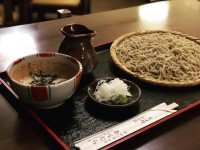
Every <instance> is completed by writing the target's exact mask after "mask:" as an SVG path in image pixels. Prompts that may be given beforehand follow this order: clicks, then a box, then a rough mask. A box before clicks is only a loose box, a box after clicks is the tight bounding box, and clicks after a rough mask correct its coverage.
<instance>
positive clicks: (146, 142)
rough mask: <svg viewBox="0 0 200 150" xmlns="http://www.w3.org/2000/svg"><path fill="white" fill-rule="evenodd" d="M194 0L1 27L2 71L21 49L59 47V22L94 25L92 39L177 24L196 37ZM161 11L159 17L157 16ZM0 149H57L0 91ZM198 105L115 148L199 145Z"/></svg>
mask: <svg viewBox="0 0 200 150" xmlns="http://www.w3.org/2000/svg"><path fill="white" fill-rule="evenodd" d="M199 3H200V2H199V1H197V0H172V1H163V2H158V3H152V4H148V5H144V6H140V7H132V8H127V9H121V10H116V11H110V12H103V13H97V14H91V15H84V16H81V17H78V16H77V17H71V18H66V19H59V20H54V21H48V22H43V23H35V24H29V25H21V26H15V27H8V28H2V29H0V72H4V71H5V70H6V68H7V66H8V65H9V63H10V62H11V61H13V60H14V59H16V58H18V57H21V56H23V55H27V54H31V53H35V52H42V51H57V49H58V47H59V45H60V43H61V41H62V39H63V36H62V34H61V33H60V28H61V27H63V26H65V25H66V24H68V23H81V24H84V25H86V26H88V27H89V28H91V29H94V30H96V31H97V35H96V36H95V37H94V40H93V43H94V44H95V45H99V44H103V43H108V42H111V41H113V40H115V39H116V38H117V37H119V36H120V35H122V34H125V33H128V32H133V31H139V30H151V29H165V30H176V31H180V32H183V33H186V34H190V35H192V36H196V37H198V38H200V30H199V27H200V17H199V16H200V10H199V6H200V4H199ZM158 16H160V18H159V17H158ZM0 121H1V123H0V129H1V131H0V147H1V149H4V150H7V149H16V150H18V149H19V150H25V149H29V150H31V149H34V150H35V149H38V150H40V149H41V150H45V149H57V147H56V144H55V143H54V142H53V140H51V139H49V137H48V136H47V135H46V134H44V133H43V132H42V131H41V130H40V129H38V126H37V125H36V123H35V122H34V121H31V120H29V119H28V118H27V117H23V116H21V115H20V116H19V115H18V113H17V112H16V110H15V109H14V108H13V107H12V105H10V103H9V102H7V101H6V100H5V99H4V98H3V97H2V96H1V95H0ZM199 139H200V107H197V108H195V109H193V110H190V111H188V112H187V113H184V114H182V115H180V116H178V117H176V118H174V119H172V120H170V121H168V122H166V123H164V124H162V125H159V126H158V127H155V128H154V129H151V130H149V131H148V132H145V133H143V134H141V135H139V136H137V137H135V138H133V139H130V140H128V141H126V142H125V143H122V144H120V145H119V146H117V147H116V148H114V149H136V148H139V149H148V150H160V149H167V150H177V149H191V150H195V149H200V142H199Z"/></svg>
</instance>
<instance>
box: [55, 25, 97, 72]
mask: <svg viewBox="0 0 200 150" xmlns="http://www.w3.org/2000/svg"><path fill="white" fill-rule="evenodd" d="M61 33H62V34H63V35H64V36H65V38H64V40H63V41H62V43H61V45H60V47H59V50H58V52H59V53H64V54H67V55H70V56H74V57H75V58H77V59H78V60H79V61H80V62H81V64H82V66H83V74H87V73H90V72H92V71H93V70H94V69H95V68H96V67H97V64H98V60H97V55H96V52H95V50H94V47H93V45H92V42H91V39H92V37H93V36H95V35H96V32H95V31H94V30H90V29H88V28H87V27H85V26H84V25H81V24H68V25H66V26H65V27H63V28H61Z"/></svg>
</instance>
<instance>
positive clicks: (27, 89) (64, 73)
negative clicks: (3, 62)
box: [7, 52, 82, 109]
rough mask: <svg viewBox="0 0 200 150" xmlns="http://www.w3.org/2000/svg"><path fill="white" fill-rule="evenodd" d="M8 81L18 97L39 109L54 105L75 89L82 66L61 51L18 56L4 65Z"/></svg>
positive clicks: (70, 94) (64, 99)
mask: <svg viewBox="0 0 200 150" xmlns="http://www.w3.org/2000/svg"><path fill="white" fill-rule="evenodd" d="M7 74H8V78H9V83H10V86H11V88H12V89H13V90H14V92H15V93H16V94H17V95H18V96H19V99H20V100H21V101H23V102H24V103H28V104H31V105H33V106H36V107H39V108H44V109H45V108H46V109H50V108H55V107H58V106H60V105H61V104H63V103H64V102H65V101H66V100H68V99H69V98H70V97H71V96H72V95H73V94H74V92H75V91H76V89H77V88H78V86H79V83H80V80H81V77H82V65H81V63H80V62H79V61H78V60H77V59H76V58H74V57H71V56H69V55H65V54H60V53H53V52H47V53H37V54H32V55H28V56H25V57H22V58H19V59H17V60H15V61H14V62H12V63H11V64H10V65H9V66H8V68H7Z"/></svg>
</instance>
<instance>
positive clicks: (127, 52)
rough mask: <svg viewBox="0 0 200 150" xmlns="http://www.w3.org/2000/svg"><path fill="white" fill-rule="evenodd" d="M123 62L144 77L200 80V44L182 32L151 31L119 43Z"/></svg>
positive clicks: (118, 48) (119, 53) (119, 51)
mask: <svg viewBox="0 0 200 150" xmlns="http://www.w3.org/2000/svg"><path fill="white" fill-rule="evenodd" d="M116 55H117V57H118V59H119V60H120V62H121V63H122V65H124V66H125V67H126V68H127V69H129V70H130V71H132V72H134V73H137V74H139V75H140V76H143V77H145V78H150V79H156V80H166V81H178V82H182V81H195V80H197V79H200V45H199V44H197V43H196V42H194V41H191V40H189V39H187V38H185V37H183V36H181V35H175V34H172V33H165V32H164V33H162V32H161V33H149V34H143V35H139V36H138V35H137V36H132V37H129V38H127V39H125V40H123V41H122V42H121V43H120V44H119V45H118V46H116Z"/></svg>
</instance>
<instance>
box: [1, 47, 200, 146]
mask: <svg viewBox="0 0 200 150" xmlns="http://www.w3.org/2000/svg"><path fill="white" fill-rule="evenodd" d="M109 46H110V44H107V45H103V46H99V47H97V48H96V50H97V51H98V59H99V65H98V67H97V68H96V69H95V71H94V72H93V73H92V74H89V75H87V76H84V77H83V78H82V81H81V85H80V87H79V89H78V90H77V92H76V93H75V94H74V95H73V96H72V97H71V98H70V101H69V102H66V103H64V104H63V105H62V106H60V107H58V108H56V109H50V110H40V109H37V108H34V107H32V106H29V105H25V104H23V103H21V102H20V101H19V100H18V98H17V96H16V95H15V94H14V93H13V91H12V89H11V88H10V87H9V86H8V85H7V83H6V76H5V74H1V77H2V78H3V79H0V82H2V83H3V84H1V85H0V88H1V90H0V91H1V92H0V93H1V94H2V95H3V96H4V97H5V99H6V100H7V101H8V102H9V103H10V104H11V105H12V106H13V107H14V108H15V109H16V110H17V111H18V112H19V114H21V115H24V114H25V113H24V112H27V115H28V117H31V119H32V120H33V122H35V123H36V124H38V126H39V127H42V130H43V131H45V133H47V136H48V137H49V138H51V140H53V141H54V142H55V143H57V144H58V145H59V147H61V148H62V149H75V147H74V141H77V140H79V139H82V138H84V137H87V136H89V135H92V134H94V133H97V132H99V131H102V130H104V129H106V128H109V127H111V126H113V125H116V124H117V123H120V122H122V121H124V120H127V119H128V118H131V117H134V116H135V115H137V114H140V113H142V112H144V111H145V110H147V109H150V108H152V107H153V106H156V105H158V104H160V103H162V102H166V103H167V104H170V103H172V102H176V103H177V104H179V108H178V111H177V112H176V113H174V114H172V115H170V116H168V117H166V118H163V119H161V120H159V121H157V122H155V123H153V124H151V125H149V126H147V127H145V128H142V129H140V130H138V131H136V132H134V133H132V134H130V135H128V136H126V137H124V138H122V139H120V140H118V141H116V142H114V143H111V144H109V145H107V146H106V147H104V148H103V149H109V148H112V147H114V146H116V145H118V144H119V143H122V142H124V141H126V140H128V139H130V138H134V137H136V136H137V135H139V134H141V133H144V132H145V131H148V130H150V129H151V128H153V127H154V128H156V127H157V126H158V125H161V124H162V123H164V122H167V121H168V120H169V119H171V118H175V117H176V116H179V115H180V114H182V113H183V112H186V111H188V110H190V109H191V108H193V107H195V106H198V105H199V104H200V101H199V98H200V92H198V91H200V87H199V86H196V87H184V88H169V87H161V86H156V85H151V84H147V83H143V82H142V81H138V80H137V79H134V78H133V77H131V76H129V75H127V74H125V73H124V72H123V71H121V70H120V69H119V68H118V67H116V66H115V64H114V63H113V62H112V59H111V57H110V53H109ZM102 77H119V78H125V79H128V80H131V81H133V82H134V83H136V84H137V85H138V86H139V87H140V88H141V91H142V95H141V98H140V101H139V103H138V105H136V106H134V107H131V108H128V109H126V110H124V109H117V110H115V109H112V110H109V109H107V108H104V107H102V106H99V105H97V104H96V103H93V102H92V101H91V100H90V98H89V96H88V95H87V87H88V85H89V84H90V83H91V82H93V81H94V80H95V79H97V78H102ZM28 117H27V118H28Z"/></svg>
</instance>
